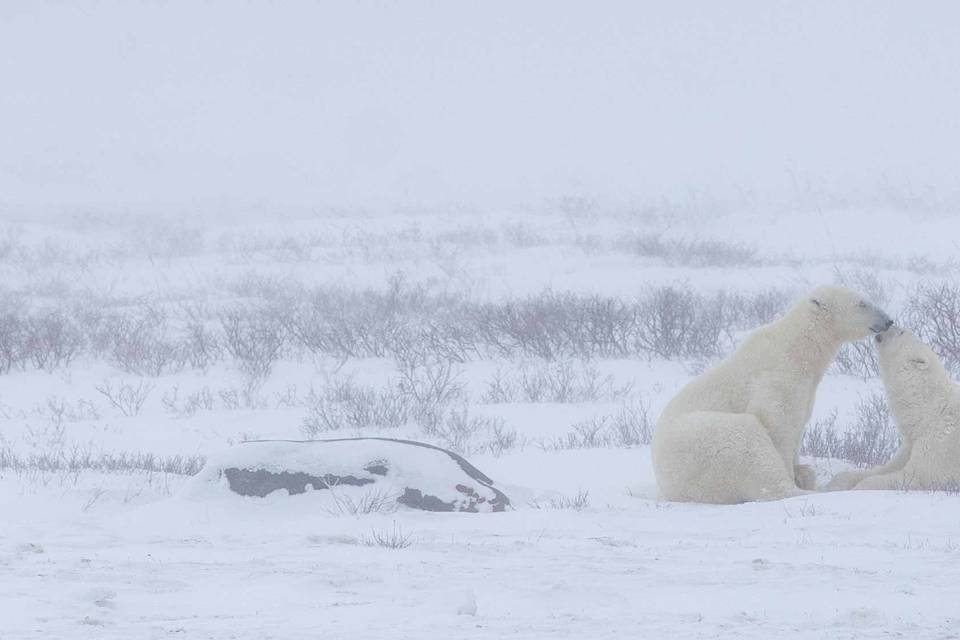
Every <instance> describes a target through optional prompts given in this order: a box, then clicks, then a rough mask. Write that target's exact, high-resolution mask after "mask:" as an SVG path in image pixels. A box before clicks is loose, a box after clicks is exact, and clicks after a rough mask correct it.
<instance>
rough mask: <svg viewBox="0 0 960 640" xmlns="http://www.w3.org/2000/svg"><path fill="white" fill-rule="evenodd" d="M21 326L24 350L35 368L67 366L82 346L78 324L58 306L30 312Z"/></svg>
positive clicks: (47, 369)
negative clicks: (23, 333)
mask: <svg viewBox="0 0 960 640" xmlns="http://www.w3.org/2000/svg"><path fill="white" fill-rule="evenodd" d="M24 330H25V344H24V349H25V351H26V353H28V354H29V357H30V359H31V360H32V361H33V364H34V366H35V367H36V368H38V369H43V370H45V371H52V370H53V369H55V368H57V367H60V366H69V364H70V363H71V362H72V361H73V359H74V358H76V357H77V355H79V354H80V352H81V350H82V349H83V346H84V337H83V333H82V331H81V330H80V327H78V326H77V324H76V323H75V322H74V321H73V320H72V319H71V318H70V317H68V316H67V315H66V314H65V313H64V312H62V311H60V310H56V309H55V310H50V311H45V312H42V313H40V314H37V315H34V316H31V317H30V318H29V319H28V322H27V325H26V327H25V328H24Z"/></svg>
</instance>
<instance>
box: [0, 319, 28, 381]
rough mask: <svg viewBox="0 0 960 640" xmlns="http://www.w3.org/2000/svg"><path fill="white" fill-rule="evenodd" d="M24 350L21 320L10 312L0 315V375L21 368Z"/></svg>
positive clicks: (24, 329) (23, 330)
mask: <svg viewBox="0 0 960 640" xmlns="http://www.w3.org/2000/svg"><path fill="white" fill-rule="evenodd" d="M26 349H27V347H26V328H25V327H24V323H23V319H22V318H20V317H19V316H18V315H16V314H14V313H10V312H4V313H2V314H0V373H9V372H10V370H11V369H12V368H14V367H22V366H23V363H24V361H25V359H26Z"/></svg>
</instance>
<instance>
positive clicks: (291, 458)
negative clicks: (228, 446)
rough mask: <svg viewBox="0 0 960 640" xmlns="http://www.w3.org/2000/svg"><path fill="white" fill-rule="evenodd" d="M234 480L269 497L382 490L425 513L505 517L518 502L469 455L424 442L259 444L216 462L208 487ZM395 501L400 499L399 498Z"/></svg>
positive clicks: (244, 490)
mask: <svg viewBox="0 0 960 640" xmlns="http://www.w3.org/2000/svg"><path fill="white" fill-rule="evenodd" d="M224 479H225V480H226V485H227V486H228V487H229V489H230V491H231V492H233V493H236V494H238V495H242V496H253V497H259V498H263V497H266V496H268V495H270V494H272V493H274V492H276V491H280V490H286V492H287V494H289V495H297V494H303V493H307V492H309V491H324V490H327V491H330V492H331V493H334V492H336V493H344V494H347V493H348V492H353V493H352V494H351V495H358V496H362V495H363V492H370V491H377V492H378V495H384V496H388V497H389V500H392V501H395V502H396V504H399V505H402V506H405V507H408V508H411V509H419V510H423V511H463V512H470V513H478V512H490V511H504V510H505V509H506V508H507V507H509V506H510V499H509V498H508V497H507V496H506V495H504V494H503V493H502V492H501V491H500V490H498V489H496V488H495V487H494V486H493V484H494V483H493V480H491V479H490V478H489V477H487V476H486V475H485V474H483V473H482V472H481V471H480V470H479V469H477V468H476V467H474V466H473V465H472V464H470V462H468V461H467V460H466V459H464V458H463V457H462V456H459V455H457V454H456V453H453V452H452V451H447V450H446V449H441V448H440V447H435V446H433V445H429V444H425V443H422V442H414V441H412V440H396V439H392V438H341V439H336V440H306V441H292V440H258V441H252V442H245V443H243V444H241V445H239V446H237V447H235V448H234V449H232V450H230V451H229V452H228V453H227V454H225V455H224V456H223V458H222V459H221V460H219V461H216V460H214V461H211V462H210V463H208V465H207V468H205V469H204V471H203V472H202V473H201V478H200V481H201V482H203V481H207V482H211V483H218V482H222V481H223V480H224ZM394 496H395V497H394Z"/></svg>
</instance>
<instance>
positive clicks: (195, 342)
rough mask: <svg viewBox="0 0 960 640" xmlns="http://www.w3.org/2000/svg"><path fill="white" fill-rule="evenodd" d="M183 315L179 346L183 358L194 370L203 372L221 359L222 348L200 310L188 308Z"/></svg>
mask: <svg viewBox="0 0 960 640" xmlns="http://www.w3.org/2000/svg"><path fill="white" fill-rule="evenodd" d="M184 313H185V315H186V325H185V328H184V331H183V339H182V345H181V348H182V350H183V358H184V359H185V361H186V362H187V363H189V364H190V366H191V367H193V368H194V369H200V370H202V371H204V372H205V371H207V369H209V368H210V367H211V366H212V365H213V364H214V363H215V362H218V361H219V360H220V359H221V358H222V357H223V346H222V345H221V344H220V340H219V339H218V336H217V334H216V332H215V331H214V330H213V329H212V328H211V327H210V326H209V323H208V322H207V320H206V314H205V313H204V312H203V310H202V309H201V308H199V307H196V306H194V307H188V308H186V309H185V310H184Z"/></svg>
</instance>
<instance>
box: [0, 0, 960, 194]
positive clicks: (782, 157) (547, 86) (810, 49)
mask: <svg viewBox="0 0 960 640" xmlns="http://www.w3.org/2000/svg"><path fill="white" fill-rule="evenodd" d="M0 79H2V92H0V201H3V202H6V203H28V204H50V203H55V204H76V203H86V204H90V203H96V204H104V205H114V206H136V205H142V204H149V203H195V202H205V201H232V202H238V203H242V202H260V203H268V204H308V205H309V204H341V205H342V204H347V205H349V204H369V203H386V204H390V203H418V202H419V203H438V202H464V203H484V202H499V203H508V202H514V201H522V200H528V201H529V200H535V199H540V198H545V197H551V196H556V195H563V194H580V195H597V196H603V197H616V198H621V197H626V198H631V197H641V198H646V197H659V196H667V197H679V196H682V194H684V193H687V192H689V191H691V190H697V191H701V190H702V191H709V192H714V193H717V194H720V195H727V194H736V193H751V192H755V193H761V194H771V193H772V194H778V193H779V194H788V195H789V193H790V192H791V191H792V190H795V189H796V185H798V184H807V185H812V187H813V188H816V189H824V190H831V191H860V192H870V191H875V190H878V189H881V186H882V185H884V184H888V185H889V184H892V185H896V186H897V187H898V188H900V187H903V186H907V187H909V188H911V189H916V190H923V189H932V190H934V191H936V192H938V193H947V192H957V191H958V178H957V173H956V171H957V167H960V124H958V114H960V3H955V2H906V1H900V2H883V1H879V0H869V1H863V2H838V1H836V0H831V1H827V2H810V1H806V0H804V1H792V2H775V1H771V0H758V1H756V2H579V3H567V2H517V1H514V2H469V3H468V2H453V1H444V2H436V3H427V2H416V1H405V2H378V3H373V2H357V1H355V0H351V1H349V2H294V1H288V2H274V3H270V2H240V1H237V0H230V1H223V2H219V1H218V2H200V1H199V0H192V1H185V2H142V3H136V2H122V3H121V2H79V1H76V2H49V3H42V2H31V1H26V0H24V1H22V2H3V3H0Z"/></svg>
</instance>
